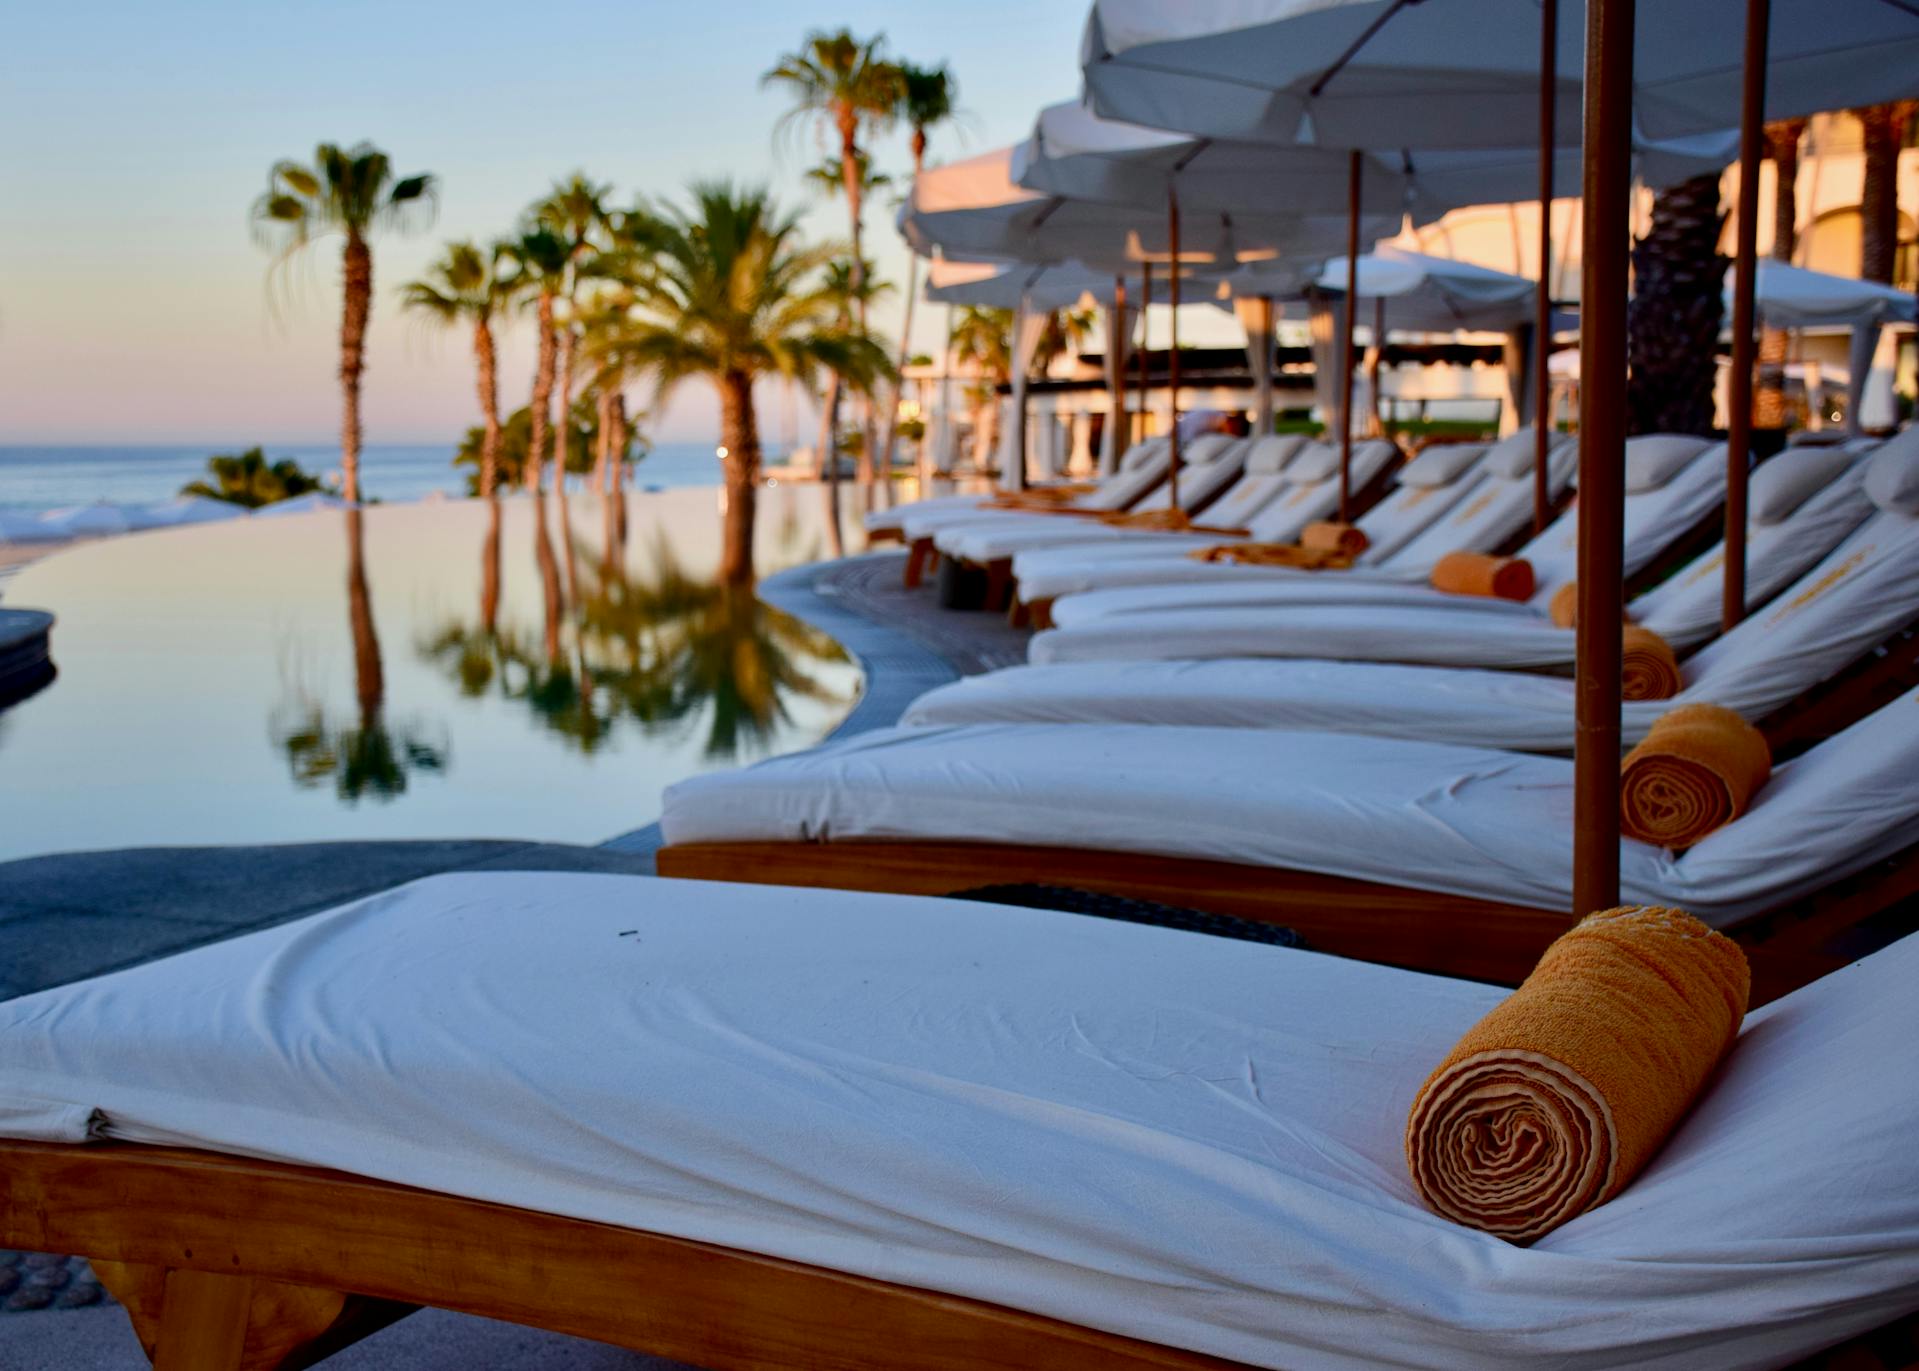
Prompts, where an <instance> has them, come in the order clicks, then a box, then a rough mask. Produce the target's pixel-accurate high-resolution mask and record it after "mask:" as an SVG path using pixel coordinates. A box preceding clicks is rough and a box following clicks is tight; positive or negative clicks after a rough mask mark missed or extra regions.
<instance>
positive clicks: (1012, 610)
mask: <svg viewBox="0 0 1919 1371" xmlns="http://www.w3.org/2000/svg"><path fill="white" fill-rule="evenodd" d="M1006 622H1007V623H1009V624H1011V625H1012V626H1013V627H1014V628H1025V627H1026V626H1027V625H1028V624H1030V623H1032V622H1033V611H1032V607H1031V606H1029V605H1028V604H1027V603H1026V601H1024V600H1022V599H1020V597H1019V596H1017V595H1015V596H1013V597H1012V603H1011V604H1009V605H1008V606H1007V607H1006Z"/></svg>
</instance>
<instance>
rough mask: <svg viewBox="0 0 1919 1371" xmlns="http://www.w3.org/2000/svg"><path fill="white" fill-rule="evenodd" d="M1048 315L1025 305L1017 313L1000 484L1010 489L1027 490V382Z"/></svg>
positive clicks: (1001, 441)
mask: <svg viewBox="0 0 1919 1371" xmlns="http://www.w3.org/2000/svg"><path fill="white" fill-rule="evenodd" d="M1046 319H1047V314H1046V311H1044V310H1038V309H1029V308H1027V306H1026V305H1025V304H1024V303H1022V304H1021V305H1020V307H1019V309H1017V310H1016V311H1014V313H1013V403H1012V413H1011V415H1009V416H1008V422H1007V425H1006V432H1005V433H1004V435H1002V437H1001V439H1000V482H1001V484H1002V485H1004V486H1005V487H1006V488H1007V489H1008V490H1024V489H1026V451H1027V423H1026V382H1027V378H1028V376H1029V375H1030V374H1031V372H1032V370H1033V358H1034V357H1035V356H1037V355H1038V353H1039V340H1040V338H1041V337H1042V336H1043V335H1044V334H1045V332H1046Z"/></svg>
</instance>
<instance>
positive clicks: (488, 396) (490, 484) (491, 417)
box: [473, 319, 500, 500]
mask: <svg viewBox="0 0 1919 1371" xmlns="http://www.w3.org/2000/svg"><path fill="white" fill-rule="evenodd" d="M473 359H474V363H475V370H476V371H477V372H478V374H479V386H480V419H481V421H482V422H483V423H484V424H485V425H486V427H485V429H484V430H483V431H482V433H481V437H480V495H481V497H482V498H483V499H488V500H491V499H492V498H493V492H494V489H495V487H496V486H497V485H498V483H499V479H500V381H499V361H498V358H497V357H496V355H495V354H494V351H493V326H492V325H491V324H490V323H488V322H487V321H486V320H485V319H482V320H480V321H479V322H478V323H476V324H475V325H474V326H473Z"/></svg>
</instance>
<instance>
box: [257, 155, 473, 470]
mask: <svg viewBox="0 0 1919 1371" xmlns="http://www.w3.org/2000/svg"><path fill="white" fill-rule="evenodd" d="M435 194H436V183H435V181H434V178H433V177H432V176H430V175H424V174H423V175H418V176H402V177H395V176H394V174H393V167H392V164H391V163H390V162H389V161H388V159H387V155H386V154H385V153H384V152H381V151H380V150H379V149H378V148H376V147H374V146H373V145H372V144H371V143H356V144H355V145H354V146H352V147H350V148H341V147H339V146H337V145H336V144H333V143H322V144H320V146H319V147H317V148H315V149H314V151H313V163H312V165H311V166H303V165H301V164H300V163H298V162H293V161H281V162H275V163H274V164H273V169H272V170H271V171H270V172H268V173H267V188H266V191H265V193H264V194H262V195H261V196H260V198H259V199H258V200H256V201H254V202H253V227H254V234H255V236H256V237H257V238H258V239H259V240H260V242H261V243H262V244H263V245H267V246H272V245H274V244H276V243H277V245H278V248H279V250H278V252H277V253H276V255H275V257H274V268H275V269H276V270H277V269H278V268H279V267H281V266H283V265H284V264H285V263H287V262H288V261H290V260H291V259H292V258H293V257H294V256H296V255H297V254H298V253H299V252H300V250H301V249H302V248H304V247H306V246H307V245H308V244H309V243H311V242H312V241H313V240H314V239H316V238H319V237H322V236H323V235H325V234H329V233H339V234H342V235H344V236H345V238H346V245H345V247H344V248H343V249H342V252H341V309H340V394H341V414H340V470H341V471H342V472H343V473H344V474H345V481H344V493H345V495H346V498H347V499H348V500H351V501H355V502H357V501H358V500H359V498H360V376H361V374H362V373H363V372H364V371H365V370H366V328H367V319H368V317H369V316H370V315H371V313H372V310H373V248H372V247H371V246H370V245H369V243H368V242H367V239H368V237H369V236H370V235H371V234H373V233H375V232H377V231H378V230H380V229H384V228H399V229H407V228H412V227H414V226H416V225H418V224H420V223H421V221H422V220H426V219H430V218H431V217H432V212H433V208H434V203H435Z"/></svg>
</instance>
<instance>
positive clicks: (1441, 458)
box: [1399, 443, 1487, 486]
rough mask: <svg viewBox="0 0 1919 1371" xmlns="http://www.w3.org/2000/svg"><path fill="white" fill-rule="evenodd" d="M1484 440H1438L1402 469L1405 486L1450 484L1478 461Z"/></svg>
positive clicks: (1483, 451) (1484, 448) (1400, 470)
mask: <svg viewBox="0 0 1919 1371" xmlns="http://www.w3.org/2000/svg"><path fill="white" fill-rule="evenodd" d="M1486 451H1487V448H1486V445H1485V444H1484V443H1435V444H1434V445H1433V446H1431V447H1429V448H1427V449H1426V450H1425V451H1423V452H1421V453H1420V454H1419V455H1418V456H1417V457H1415V458H1413V460H1412V461H1410V462H1408V463H1406V465H1405V466H1403V467H1401V468H1400V469H1399V483H1400V484H1401V485H1402V486H1445V485H1451V484H1452V483H1453V482H1454V481H1457V480H1458V479H1459V478H1460V477H1461V476H1464V475H1465V474H1466V473H1467V472H1468V471H1470V470H1472V468H1473V467H1475V466H1477V465H1478V464H1479V461H1480V459H1481V458H1483V457H1484V456H1485V455H1486Z"/></svg>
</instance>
